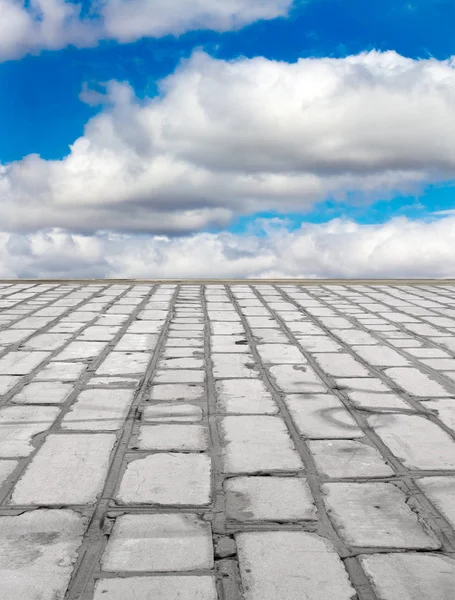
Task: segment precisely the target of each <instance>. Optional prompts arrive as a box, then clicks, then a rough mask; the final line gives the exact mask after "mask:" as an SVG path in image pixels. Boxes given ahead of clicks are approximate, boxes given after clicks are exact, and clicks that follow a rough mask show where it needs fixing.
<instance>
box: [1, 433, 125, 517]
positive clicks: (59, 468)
mask: <svg viewBox="0 0 455 600" xmlns="http://www.w3.org/2000/svg"><path fill="white" fill-rule="evenodd" d="M114 443H115V435H114V434H111V433H97V434H93V433H92V434H82V433H79V434H72V435H48V437H47V439H46V441H45V442H44V444H43V446H42V447H41V448H40V450H39V451H38V453H37V454H36V455H35V456H34V458H33V460H32V462H31V463H30V465H29V466H28V467H27V469H26V471H25V473H24V475H23V476H22V477H21V479H20V480H19V482H18V483H17V484H16V486H15V488H14V491H13V495H12V498H11V504H19V505H21V504H31V505H68V504H89V503H93V502H95V500H96V498H97V497H98V495H99V494H100V493H101V491H102V488H103V484H104V480H105V478H106V475H107V469H108V466H109V457H110V454H111V451H112V448H113V446H114Z"/></svg>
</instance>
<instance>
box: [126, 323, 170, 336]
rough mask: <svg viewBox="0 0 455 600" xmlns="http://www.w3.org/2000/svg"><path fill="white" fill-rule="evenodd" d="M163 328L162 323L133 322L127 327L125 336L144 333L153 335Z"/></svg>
mask: <svg viewBox="0 0 455 600" xmlns="http://www.w3.org/2000/svg"><path fill="white" fill-rule="evenodd" d="M162 328H163V321H134V322H133V323H131V325H129V326H128V328H127V330H126V333H127V334H137V333H139V334H144V333H149V334H150V333H155V334H158V333H160V331H161V330H162Z"/></svg>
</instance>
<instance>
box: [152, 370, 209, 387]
mask: <svg viewBox="0 0 455 600" xmlns="http://www.w3.org/2000/svg"><path fill="white" fill-rule="evenodd" d="M204 381H205V371H203V370H202V369H201V370H199V371H198V370H196V369H162V370H158V371H156V372H155V376H154V377H153V383H155V384H157V383H204Z"/></svg>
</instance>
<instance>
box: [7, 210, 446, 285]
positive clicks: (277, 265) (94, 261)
mask: <svg viewBox="0 0 455 600" xmlns="http://www.w3.org/2000/svg"><path fill="white" fill-rule="evenodd" d="M256 227H258V228H259V227H261V228H262V229H263V233H264V235H261V236H258V235H256V234H257V231H252V232H251V233H250V234H248V235H241V236H239V235H234V234H231V233H219V234H209V233H199V234H195V235H192V236H183V237H179V238H169V237H164V236H131V235H125V234H115V233H100V234H98V235H93V236H82V235H76V234H71V233H69V232H65V231H63V230H53V231H47V232H43V231H41V232H38V233H32V234H17V233H0V278H2V277H3V278H10V277H11V278H12V277H29V278H40V277H41V278H46V277H47V278H58V277H110V278H136V277H137V278H197V277H201V278H204V277H207V278H267V277H312V278H318V277H321V278H337V277H340V278H345V277H346V278H363V277H372V278H375V277H377V278H390V277H431V278H449V277H455V217H454V216H448V217H445V218H441V219H437V220H434V221H431V222H422V221H410V220H407V219H404V218H401V219H394V220H392V221H390V222H388V223H385V224H383V225H359V224H356V223H354V222H351V221H345V220H334V221H331V222H329V223H325V224H322V225H315V224H305V225H302V227H301V228H300V229H298V230H296V231H288V230H287V229H286V227H285V224H284V223H280V222H276V221H270V222H267V221H266V222H258V223H257V224H256Z"/></svg>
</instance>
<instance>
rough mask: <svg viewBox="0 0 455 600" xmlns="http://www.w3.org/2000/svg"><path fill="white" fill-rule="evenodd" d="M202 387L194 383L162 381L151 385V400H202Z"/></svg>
mask: <svg viewBox="0 0 455 600" xmlns="http://www.w3.org/2000/svg"><path fill="white" fill-rule="evenodd" d="M203 396H204V387H203V386H202V385H196V384H194V383H163V384H160V385H152V387H151V388H150V399H151V400H192V401H194V400H202V399H203Z"/></svg>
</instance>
